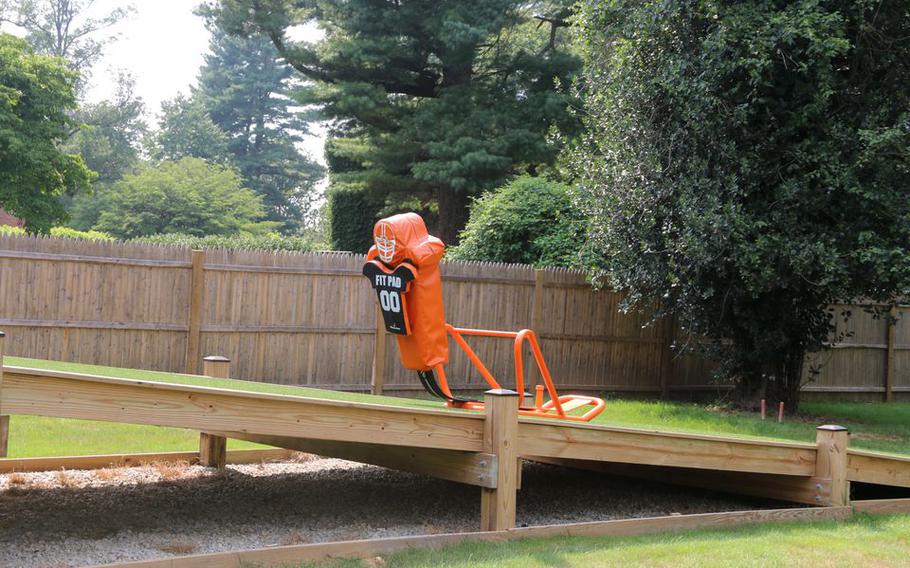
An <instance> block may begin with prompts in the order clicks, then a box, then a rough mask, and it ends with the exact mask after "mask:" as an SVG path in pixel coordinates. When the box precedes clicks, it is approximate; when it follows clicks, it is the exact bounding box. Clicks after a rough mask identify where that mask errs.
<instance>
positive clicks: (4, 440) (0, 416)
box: [0, 331, 9, 458]
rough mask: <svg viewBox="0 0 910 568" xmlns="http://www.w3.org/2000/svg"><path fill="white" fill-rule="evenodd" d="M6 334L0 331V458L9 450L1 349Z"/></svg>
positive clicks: (3, 346) (2, 348) (7, 416)
mask: <svg viewBox="0 0 910 568" xmlns="http://www.w3.org/2000/svg"><path fill="white" fill-rule="evenodd" d="M5 342H6V334H5V333H3V332H2V331H0V458H5V457H6V455H7V452H8V451H9V415H7V414H4V408H3V350H4V348H5V345H4V343H5Z"/></svg>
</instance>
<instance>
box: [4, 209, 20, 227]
mask: <svg viewBox="0 0 910 568" xmlns="http://www.w3.org/2000/svg"><path fill="white" fill-rule="evenodd" d="M0 225H10V226H12V227H24V226H25V221H23V220H22V219H19V218H18V217H13V216H12V215H10V214H9V213H7V212H6V211H4V210H3V209H0Z"/></svg>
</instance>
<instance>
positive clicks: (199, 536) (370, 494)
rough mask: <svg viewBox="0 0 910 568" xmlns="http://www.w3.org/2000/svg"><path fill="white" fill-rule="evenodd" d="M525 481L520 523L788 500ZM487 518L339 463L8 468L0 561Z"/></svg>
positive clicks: (574, 480)
mask: <svg viewBox="0 0 910 568" xmlns="http://www.w3.org/2000/svg"><path fill="white" fill-rule="evenodd" d="M14 476H16V477H14ZM11 477H12V478H13V480H11V479H10V478H11ZM13 481H15V483H13ZM522 484H523V486H522V490H521V492H520V493H519V499H518V512H517V513H518V514H517V517H518V523H519V524H520V525H542V524H552V523H569V522H579V521H597V520H608V519H616V518H630V517H649V516H658V515H670V514H674V513H679V514H687V513H700V512H713V511H730V510H738V509H755V508H762V507H776V506H779V504H776V503H771V502H762V501H757V500H751V499H744V498H737V497H733V496H726V495H721V494H717V493H711V492H709V491H698V490H683V489H680V488H675V487H669V486H663V485H660V484H654V483H647V482H642V481H637V480H631V479H627V478H621V477H612V476H607V475H603V474H596V473H591V472H582V471H573V470H567V469H563V468H557V467H552V466H546V465H541V464H526V465H525V469H524V473H523V478H522ZM479 518H480V499H479V490H478V489H477V488H475V487H469V486H464V485H460V484H457V483H450V482H446V481H440V480H435V479H431V478H428V477H423V476H418V475H411V474H406V473H401V472H395V471H391V470H386V469H382V468H378V467H371V466H363V465H360V464H354V463H351V462H345V461H341V460H333V459H312V458H308V459H303V460H299V461H294V462H285V463H271V464H253V465H237V466H230V467H229V468H228V469H227V470H226V471H225V472H223V473H220V474H219V473H217V472H216V471H215V470H212V469H207V468H203V467H200V466H195V465H187V464H179V465H175V466H169V467H161V466H160V465H154V466H147V467H137V468H117V469H114V470H110V471H106V470H100V471H95V472H93V471H66V472H65V478H63V479H61V478H60V476H58V475H57V472H45V473H30V474H24V473H23V474H11V475H0V527H2V528H3V530H0V566H3V567H5V568H13V567H20V566H21V567H26V566H27V567H29V568H33V567H34V568H37V567H48V566H83V565H90V564H101V563H110V562H125V561H129V560H141V559H148V558H161V557H166V556H169V555H175V554H189V553H194V554H197V553H204V552H218V551H225V550H238V549H245V548H261V547H267V546H279V545H284V544H303V543H309V542H326V541H334V540H349V539H359V538H382V537H391V536H404V535H413V534H434V533H442V532H459V531H472V530H477V529H478V524H479Z"/></svg>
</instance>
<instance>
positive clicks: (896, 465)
mask: <svg viewBox="0 0 910 568" xmlns="http://www.w3.org/2000/svg"><path fill="white" fill-rule="evenodd" d="M847 479H848V480H849V481H858V482H861V483H875V484H878V485H891V486H893V487H910V457H906V456H892V455H887V454H878V453H875V452H865V451H861V450H849V451H848V452H847Z"/></svg>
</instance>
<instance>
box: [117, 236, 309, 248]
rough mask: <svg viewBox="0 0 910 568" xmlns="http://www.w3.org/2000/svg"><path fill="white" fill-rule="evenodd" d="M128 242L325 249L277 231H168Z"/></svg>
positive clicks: (307, 239) (224, 246) (223, 246)
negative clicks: (202, 234) (200, 234)
mask: <svg viewBox="0 0 910 568" xmlns="http://www.w3.org/2000/svg"><path fill="white" fill-rule="evenodd" d="M130 242H134V243H143V244H150V245H172V246H182V247H188V248H192V249H207V248H208V249H211V248H226V249H247V250H264V251H291V252H308V251H314V250H326V248H327V247H326V243H323V242H320V241H319V240H318V239H316V238H313V237H306V236H304V237H285V236H282V235H278V234H277V233H271V234H268V235H234V236H223V235H209V236H206V237H196V236H193V235H184V234H181V233H170V234H166V235H152V236H149V237H139V238H136V239H132V240H131V241H130Z"/></svg>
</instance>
